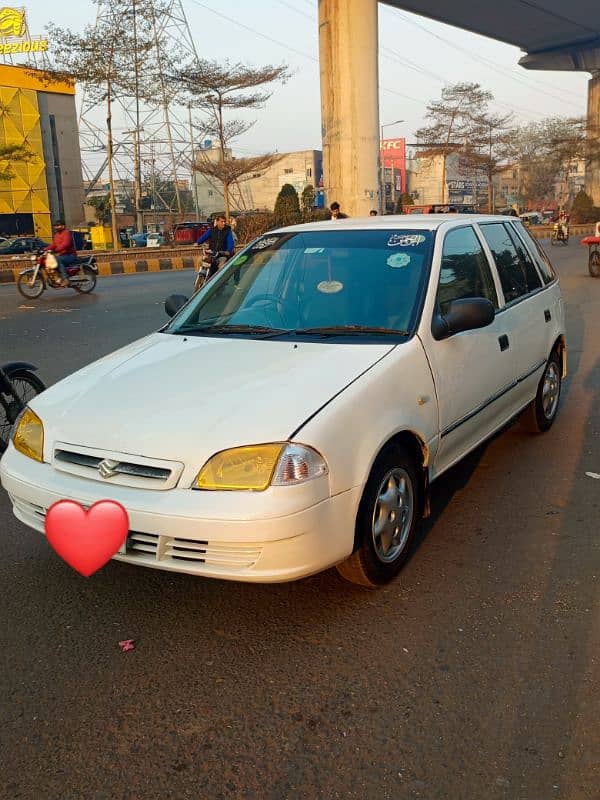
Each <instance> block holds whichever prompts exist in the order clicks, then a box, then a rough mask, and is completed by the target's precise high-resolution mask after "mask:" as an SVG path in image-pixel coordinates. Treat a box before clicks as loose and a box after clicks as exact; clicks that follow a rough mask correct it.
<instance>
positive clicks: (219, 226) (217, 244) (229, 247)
mask: <svg viewBox="0 0 600 800" xmlns="http://www.w3.org/2000/svg"><path fill="white" fill-rule="evenodd" d="M204 242H208V247H209V251H210V254H211V256H212V257H211V264H210V269H209V271H208V277H209V278H210V277H211V276H212V275H214V274H215V272H217V270H219V269H221V267H222V266H223V264H224V263H225V262H226V261H227V259H228V258H231V256H232V255H233V252H234V250H235V242H234V240H233V233H232V231H231V227H230V226H229V225H227V224H226V220H225V217H224V216H223V215H222V214H219V216H218V217H217V218H216V219H215V224H214V225H213V227H212V228H209V229H208V230H207V231H205V232H204V233H203V234H202V235H201V236H199V237H198V241H197V242H196V245H198V246H199V245H201V244H204Z"/></svg>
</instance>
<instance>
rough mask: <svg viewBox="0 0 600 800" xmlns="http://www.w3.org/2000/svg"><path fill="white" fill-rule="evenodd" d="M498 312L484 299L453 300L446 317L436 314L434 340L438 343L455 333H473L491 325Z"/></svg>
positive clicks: (433, 324)
mask: <svg viewBox="0 0 600 800" xmlns="http://www.w3.org/2000/svg"><path fill="white" fill-rule="evenodd" d="M495 316H496V310H495V308H494V306H493V305H492V303H491V302H490V301H489V300H486V299H485V298H484V297H464V298H461V299H460V300H453V301H452V302H451V303H450V309H449V311H448V313H447V314H446V315H445V316H442V315H441V314H436V316H435V317H434V319H433V322H432V325H431V332H432V333H433V338H434V339H437V340H438V341H439V340H441V339H447V338H448V336H453V335H454V334H455V333H461V332H462V331H473V330H477V329H478V328H485V327H487V326H488V325H491V324H492V322H493V321H494V318H495Z"/></svg>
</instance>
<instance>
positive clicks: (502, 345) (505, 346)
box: [498, 333, 510, 351]
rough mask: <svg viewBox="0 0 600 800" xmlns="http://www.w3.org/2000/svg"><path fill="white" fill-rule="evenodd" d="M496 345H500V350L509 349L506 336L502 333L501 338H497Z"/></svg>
mask: <svg viewBox="0 0 600 800" xmlns="http://www.w3.org/2000/svg"><path fill="white" fill-rule="evenodd" d="M498 344H499V345H500V350H502V351H504V350H508V348H509V347H510V342H509V341H508V336H507V335H506V334H505V333H504V334H502V336H499V337H498Z"/></svg>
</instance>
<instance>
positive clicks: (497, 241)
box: [480, 222, 542, 303]
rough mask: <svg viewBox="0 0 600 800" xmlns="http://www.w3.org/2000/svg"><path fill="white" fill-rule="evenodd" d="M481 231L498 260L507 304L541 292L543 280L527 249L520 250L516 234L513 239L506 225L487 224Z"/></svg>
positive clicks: (497, 265)
mask: <svg viewBox="0 0 600 800" xmlns="http://www.w3.org/2000/svg"><path fill="white" fill-rule="evenodd" d="M480 228H481V232H482V234H483V236H484V238H485V240H486V242H487V243H488V245H489V248H490V250H491V251H492V255H493V256H494V261H495V262H496V267H497V268H498V274H499V276H500V283H501V284H502V291H503V292H504V299H505V300H506V302H507V303H512V302H513V301H514V300H518V299H519V298H520V297H525V295H527V294H529V292H533V291H535V289H539V288H540V286H541V285H542V284H541V281H540V277H539V275H538V274H537V271H536V269H535V267H534V265H533V262H532V261H531V258H529V257H527V255H526V251H525V248H524V247H523V245H522V244H519V246H517V244H516V242H515V240H516V239H517V237H516V234H514V233H513V234H512V235H511V233H510V231H509V230H508V228H507V226H506V225H504V224H503V223H502V222H491V223H487V224H484V225H480ZM513 237H514V238H513Z"/></svg>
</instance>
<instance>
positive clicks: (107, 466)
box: [98, 458, 120, 480]
mask: <svg viewBox="0 0 600 800" xmlns="http://www.w3.org/2000/svg"><path fill="white" fill-rule="evenodd" d="M119 466H120V464H119V462H118V461H113V460H112V459H110V458H105V459H104V461H101V462H100V463H99V464H98V472H99V473H100V477H101V478H104V480H108V478H114V476H115V475H118V474H119V470H118V469H117V467H119Z"/></svg>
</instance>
